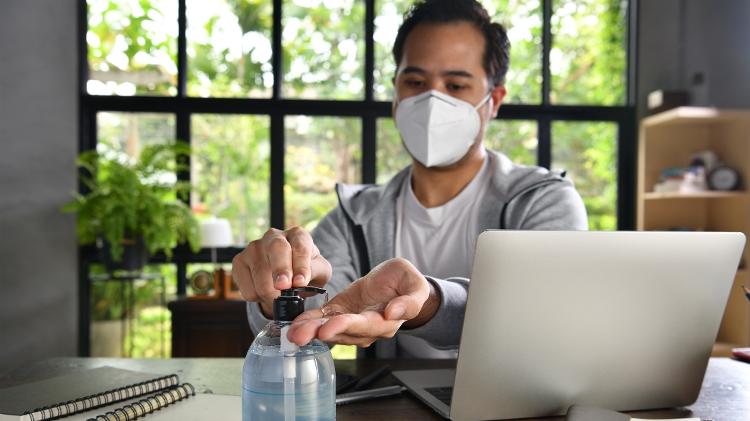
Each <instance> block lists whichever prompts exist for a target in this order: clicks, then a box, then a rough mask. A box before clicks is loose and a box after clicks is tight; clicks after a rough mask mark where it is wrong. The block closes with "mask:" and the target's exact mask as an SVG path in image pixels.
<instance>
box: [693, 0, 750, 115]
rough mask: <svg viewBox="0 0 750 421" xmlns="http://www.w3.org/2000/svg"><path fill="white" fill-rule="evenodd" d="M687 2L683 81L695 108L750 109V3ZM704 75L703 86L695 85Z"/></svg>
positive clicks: (734, 0) (727, 0) (735, 0)
mask: <svg viewBox="0 0 750 421" xmlns="http://www.w3.org/2000/svg"><path fill="white" fill-rule="evenodd" d="M683 1H685V30H684V38H683V39H684V45H685V68H684V74H683V78H684V79H683V80H684V83H685V87H686V88H687V89H689V90H690V91H691V93H692V97H693V103H694V104H695V105H710V106H716V107H720V108H748V107H750V25H749V24H748V22H750V1H747V0H711V1H705V0H683ZM698 73H702V74H703V80H704V83H703V85H702V86H701V85H700V84H694V83H693V79H694V75H696V74H698Z"/></svg>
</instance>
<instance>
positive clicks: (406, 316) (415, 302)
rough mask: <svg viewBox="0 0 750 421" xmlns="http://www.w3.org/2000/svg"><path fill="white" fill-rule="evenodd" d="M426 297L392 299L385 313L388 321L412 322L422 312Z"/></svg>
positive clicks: (405, 296) (410, 296) (411, 296)
mask: <svg viewBox="0 0 750 421" xmlns="http://www.w3.org/2000/svg"><path fill="white" fill-rule="evenodd" d="M426 299H427V298H426V297H425V298H422V299H420V297H418V296H413V295H401V296H398V297H396V298H394V299H392V300H391V301H390V302H389V303H388V305H387V306H386V307H385V310H384V311H383V316H384V317H385V319H386V320H411V319H413V318H415V317H417V315H418V314H419V312H420V311H421V310H422V305H423V304H424V302H425V301H426Z"/></svg>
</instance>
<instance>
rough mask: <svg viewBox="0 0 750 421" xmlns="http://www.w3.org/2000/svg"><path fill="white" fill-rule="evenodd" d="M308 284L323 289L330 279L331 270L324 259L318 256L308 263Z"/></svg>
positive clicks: (329, 264) (328, 263)
mask: <svg viewBox="0 0 750 421" xmlns="http://www.w3.org/2000/svg"><path fill="white" fill-rule="evenodd" d="M310 273H311V275H310V283H311V284H313V285H315V286H319V287H323V286H325V284H326V283H327V282H328V280H329V279H331V275H332V274H333V268H332V267H331V263H330V262H328V260H326V259H325V257H323V256H320V255H318V256H317V257H315V258H313V260H312V261H311V262H310Z"/></svg>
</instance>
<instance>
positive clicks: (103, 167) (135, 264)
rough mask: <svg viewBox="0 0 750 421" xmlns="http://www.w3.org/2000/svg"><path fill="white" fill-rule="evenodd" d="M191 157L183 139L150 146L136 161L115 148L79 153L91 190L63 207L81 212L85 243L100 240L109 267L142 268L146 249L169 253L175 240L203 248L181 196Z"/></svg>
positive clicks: (80, 227)
mask: <svg viewBox="0 0 750 421" xmlns="http://www.w3.org/2000/svg"><path fill="white" fill-rule="evenodd" d="M189 156H190V147H189V146H188V145H186V144H185V143H182V142H176V143H174V144H169V145H148V146H146V147H144V148H143V150H142V151H141V153H140V157H139V159H138V160H134V159H131V158H128V157H126V156H123V154H117V153H112V152H110V153H101V154H100V153H97V152H96V151H87V152H83V153H81V155H80V156H79V157H78V159H77V165H78V167H79V168H81V169H82V171H81V181H82V183H83V184H84V185H85V186H86V187H87V189H88V190H89V191H88V192H87V193H85V194H83V195H81V194H76V195H75V198H74V199H73V200H72V201H71V202H69V203H68V204H66V205H65V207H64V208H63V210H64V211H67V212H75V213H76V214H77V219H78V225H77V230H76V232H77V235H78V240H79V242H80V243H81V244H97V245H98V246H99V248H100V250H101V251H102V254H103V256H102V258H103V260H104V262H105V264H106V265H107V269H108V270H110V271H112V270H116V269H124V270H129V271H133V270H139V269H141V268H142V267H143V266H144V265H145V263H146V260H147V253H151V254H153V253H156V252H158V251H163V252H164V253H165V254H166V256H167V258H171V256H172V249H173V247H175V246H176V245H177V244H182V243H188V244H189V245H190V246H191V248H192V249H193V250H194V251H197V250H198V249H199V248H200V238H199V236H200V228H199V225H198V222H197V220H196V219H195V217H194V216H193V214H192V212H191V210H190V207H189V206H187V205H186V204H185V203H184V202H183V201H181V200H180V199H181V198H184V197H186V195H187V193H188V192H189V191H190V184H189V183H187V182H183V181H178V180H177V179H176V176H175V174H176V172H177V171H178V170H180V169H182V167H181V165H182V164H179V163H180V162H184V158H185V157H189Z"/></svg>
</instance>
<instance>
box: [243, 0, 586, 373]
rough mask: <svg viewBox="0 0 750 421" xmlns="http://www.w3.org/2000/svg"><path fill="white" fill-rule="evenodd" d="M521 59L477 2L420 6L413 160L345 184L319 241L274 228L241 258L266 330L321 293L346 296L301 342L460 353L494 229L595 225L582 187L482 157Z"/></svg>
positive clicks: (410, 31) (398, 106) (402, 72)
mask: <svg viewBox="0 0 750 421" xmlns="http://www.w3.org/2000/svg"><path fill="white" fill-rule="evenodd" d="M508 50H509V42H508V39H507V36H506V33H505V29H504V28H503V27H502V26H501V25H499V24H496V23H492V22H491V21H490V19H489V16H488V14H487V12H486V10H485V9H484V8H483V7H482V6H481V5H480V4H479V3H478V2H476V1H475V0H460V1H459V0H426V1H421V2H418V3H417V4H415V5H414V6H413V7H412V9H411V10H410V11H409V13H407V15H406V17H405V20H404V23H403V24H402V26H401V28H400V29H399V31H398V34H397V37H396V41H395V43H394V47H393V55H394V58H395V61H396V64H397V71H396V75H395V77H394V85H395V93H396V95H395V98H394V100H393V115H394V118H395V121H396V125H397V127H398V129H399V132H400V134H401V137H402V140H403V142H404V145H405V147H406V148H407V150H408V151H409V153H410V155H411V156H412V158H413V163H412V165H411V166H409V167H407V168H405V169H404V170H402V171H401V172H399V173H398V174H397V175H396V176H394V177H393V178H392V179H391V180H390V181H389V182H388V183H387V184H386V185H385V186H356V187H355V186H341V185H340V186H338V188H337V193H338V195H339V206H338V207H337V208H336V209H334V210H332V211H331V212H330V213H329V214H328V215H327V216H326V217H325V218H324V219H323V220H322V221H321V222H320V223H319V225H318V227H317V228H316V229H315V230H314V232H313V233H312V236H311V235H310V234H308V233H307V232H305V231H304V230H302V229H301V228H292V229H289V230H286V231H279V230H274V229H271V230H269V231H268V232H267V233H266V234H265V235H264V236H263V238H261V239H259V240H256V241H253V242H251V243H250V244H249V245H248V246H247V248H246V249H245V250H244V251H243V252H241V253H240V254H238V255H237V256H235V258H234V260H233V262H232V263H233V265H232V272H233V275H234V279H235V280H236V281H237V283H238V285H239V287H240V290H241V292H242V294H243V297H245V299H246V300H248V301H251V303H249V304H248V316H249V319H250V322H251V325H252V326H253V329H254V330H256V331H257V330H258V329H260V328H262V326H263V325H264V324H265V323H266V322H267V317H270V316H271V315H272V302H273V299H274V298H276V297H277V296H278V295H279V290H281V289H286V288H290V287H292V286H303V285H307V284H308V283H309V284H311V285H316V286H321V287H325V288H327V289H328V290H329V291H330V292H331V294H332V295H334V294H335V298H333V299H332V300H331V301H330V302H329V303H328V305H326V306H324V307H323V308H322V309H320V310H310V311H308V312H306V313H304V314H303V315H301V316H300V317H299V318H298V321H297V322H295V324H294V325H293V327H292V328H291V329H290V331H289V334H288V337H289V339H290V340H292V341H294V342H296V343H298V344H304V343H307V342H308V341H310V340H311V339H312V338H313V337H318V338H320V339H321V340H324V341H328V342H333V343H341V344H355V345H359V346H361V347H367V346H369V345H371V344H372V343H373V342H375V341H376V340H378V339H384V338H393V339H390V340H380V341H378V343H377V346H376V355H377V356H379V357H397V356H413V357H422V358H426V357H450V356H454V355H455V350H456V349H457V346H458V341H459V338H460V329H461V326H462V322H463V314H464V309H465V305H466V296H467V288H468V283H469V279H468V277H469V275H470V270H471V265H472V260H473V253H474V246H475V244H476V239H477V236H478V235H479V234H480V233H481V232H482V231H484V230H486V229H524V230H525V229H538V230H541V229H546V230H585V229H586V228H587V220H586V212H585V209H584V206H583V203H582V201H581V198H580V196H579V195H578V193H576V191H575V189H574V188H573V185H572V183H571V182H570V181H568V180H566V179H564V178H563V176H562V175H560V174H555V173H552V172H550V171H547V170H545V169H542V168H537V167H525V166H519V165H515V164H513V163H511V162H510V161H509V160H508V159H507V158H506V157H505V156H503V155H501V154H498V153H495V152H491V151H487V150H485V149H484V147H483V144H482V140H483V137H484V133H485V129H486V127H487V124H488V123H489V122H490V121H491V120H492V118H493V117H494V116H495V115H496V114H497V110H498V108H499V107H500V104H501V103H502V100H503V98H504V96H505V92H506V91H505V86H504V78H505V73H506V72H507V69H508V61H509V58H508V57H509V53H508ZM397 332H398V335H397V336H396V333H397ZM394 336H395V338H394Z"/></svg>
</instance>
